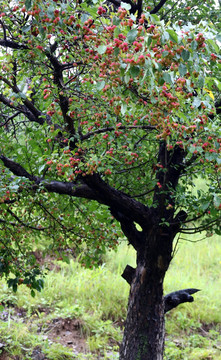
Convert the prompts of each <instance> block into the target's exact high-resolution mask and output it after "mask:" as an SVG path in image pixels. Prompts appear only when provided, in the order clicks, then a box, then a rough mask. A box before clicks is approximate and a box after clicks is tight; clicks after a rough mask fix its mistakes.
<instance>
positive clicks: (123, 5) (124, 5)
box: [120, 1, 131, 10]
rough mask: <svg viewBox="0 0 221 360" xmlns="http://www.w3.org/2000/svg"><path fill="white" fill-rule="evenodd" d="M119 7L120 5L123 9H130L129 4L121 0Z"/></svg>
mask: <svg viewBox="0 0 221 360" xmlns="http://www.w3.org/2000/svg"><path fill="white" fill-rule="evenodd" d="M120 7H122V8H123V9H126V10H130V9H131V5H130V4H127V3H124V2H123V1H121V4H120Z"/></svg>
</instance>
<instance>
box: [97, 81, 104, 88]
mask: <svg viewBox="0 0 221 360" xmlns="http://www.w3.org/2000/svg"><path fill="white" fill-rule="evenodd" d="M96 87H97V90H102V89H103V88H104V87H105V81H104V80H102V81H99V82H98V83H97V85H96Z"/></svg>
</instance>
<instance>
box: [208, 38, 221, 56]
mask: <svg viewBox="0 0 221 360" xmlns="http://www.w3.org/2000/svg"><path fill="white" fill-rule="evenodd" d="M207 42H208V43H209V44H210V45H211V47H212V49H213V50H215V52H217V53H218V52H219V47H218V45H217V44H216V43H215V41H214V40H212V39H208V40H207Z"/></svg>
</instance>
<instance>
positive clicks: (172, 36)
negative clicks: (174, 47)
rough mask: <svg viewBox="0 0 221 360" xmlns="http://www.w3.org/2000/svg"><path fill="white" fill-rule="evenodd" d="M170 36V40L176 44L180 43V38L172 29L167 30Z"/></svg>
mask: <svg viewBox="0 0 221 360" xmlns="http://www.w3.org/2000/svg"><path fill="white" fill-rule="evenodd" d="M167 32H168V34H169V35H170V39H171V40H172V41H173V42H175V43H178V36H177V34H176V32H175V31H174V30H172V29H169V30H167Z"/></svg>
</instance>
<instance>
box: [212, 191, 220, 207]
mask: <svg viewBox="0 0 221 360" xmlns="http://www.w3.org/2000/svg"><path fill="white" fill-rule="evenodd" d="M213 203H214V206H215V207H219V206H220V204H221V197H220V196H219V195H217V194H215V195H214V198H213Z"/></svg>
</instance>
